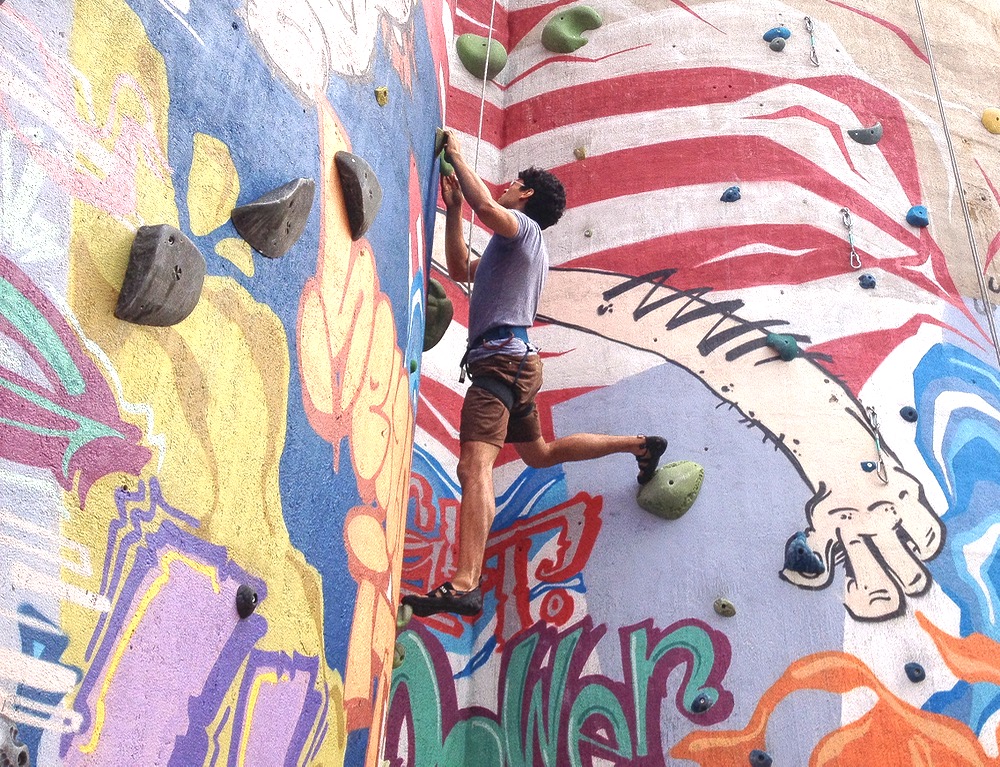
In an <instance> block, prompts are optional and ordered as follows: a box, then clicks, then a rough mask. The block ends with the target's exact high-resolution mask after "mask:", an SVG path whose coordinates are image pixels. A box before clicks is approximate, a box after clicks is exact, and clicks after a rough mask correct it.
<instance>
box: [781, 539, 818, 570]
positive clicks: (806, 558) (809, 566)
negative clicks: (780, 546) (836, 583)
mask: <svg viewBox="0 0 1000 767" xmlns="http://www.w3.org/2000/svg"><path fill="white" fill-rule="evenodd" d="M785 569H786V570H792V571H793V572H796V573H802V574H803V575H819V574H820V573H824V572H826V568H825V567H824V566H823V560H821V559H820V558H819V555H818V554H817V553H816V552H815V551H813V550H812V549H810V548H809V542H808V541H807V540H806V534H805V533H796V534H795V535H793V536H792V537H791V538H789V539H788V543H786V544H785Z"/></svg>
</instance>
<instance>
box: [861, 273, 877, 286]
mask: <svg viewBox="0 0 1000 767" xmlns="http://www.w3.org/2000/svg"><path fill="white" fill-rule="evenodd" d="M858 284H859V285H861V287H862V288H864V289H865V290H871V289H872V288H874V287H875V278H874V277H872V276H871V275H870V274H862V275H861V276H860V277H858Z"/></svg>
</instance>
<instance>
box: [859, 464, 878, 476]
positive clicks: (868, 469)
mask: <svg viewBox="0 0 1000 767" xmlns="http://www.w3.org/2000/svg"><path fill="white" fill-rule="evenodd" d="M877 468H878V464H876V463H875V461H862V462H861V471H864V472H867V473H868V474H871V473H872V472H873V471H875V469H877Z"/></svg>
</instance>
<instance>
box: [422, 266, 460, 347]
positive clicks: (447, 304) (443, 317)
mask: <svg viewBox="0 0 1000 767" xmlns="http://www.w3.org/2000/svg"><path fill="white" fill-rule="evenodd" d="M454 314H455V307H454V306H453V305H452V303H451V299H450V298H448V294H447V293H445V291H444V286H443V285H442V284H441V283H440V282H438V281H437V280H435V279H434V278H433V277H431V278H430V279H429V280H427V312H426V315H425V320H424V351H425V352H426V351H428V350H430V349H433V348H434V347H435V346H437V343H438V342H439V341H440V340H441V339H442V338H444V334H445V331H446V330H448V325H449V323H451V318H452V316H454Z"/></svg>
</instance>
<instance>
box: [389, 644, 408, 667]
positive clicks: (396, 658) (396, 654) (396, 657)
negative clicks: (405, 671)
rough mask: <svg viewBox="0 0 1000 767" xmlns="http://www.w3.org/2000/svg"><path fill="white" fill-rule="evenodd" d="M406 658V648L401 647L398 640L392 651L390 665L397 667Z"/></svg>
mask: <svg viewBox="0 0 1000 767" xmlns="http://www.w3.org/2000/svg"><path fill="white" fill-rule="evenodd" d="M405 660H406V648H405V647H403V645H401V644H400V643H399V642H396V646H395V648H393V651H392V667H393V668H399V667H400V666H402V665H403V662H404V661H405Z"/></svg>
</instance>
